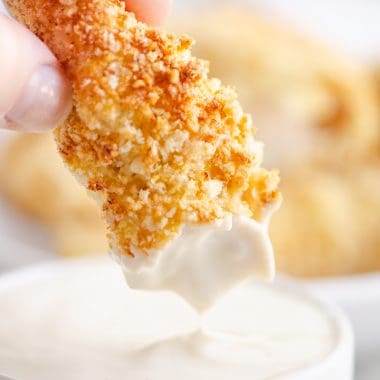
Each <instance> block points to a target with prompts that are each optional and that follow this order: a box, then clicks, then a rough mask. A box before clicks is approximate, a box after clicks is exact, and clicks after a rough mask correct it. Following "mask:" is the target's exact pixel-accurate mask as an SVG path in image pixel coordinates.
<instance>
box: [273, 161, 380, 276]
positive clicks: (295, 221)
mask: <svg viewBox="0 0 380 380" xmlns="http://www.w3.org/2000/svg"><path fill="white" fill-rule="evenodd" d="M379 190H380V159H379V160H378V161H377V162H376V161H373V162H368V163H367V164H365V165H362V164H357V165H353V166H351V167H341V166H340V167H339V166H338V167H332V166H330V167H324V166H319V165H315V164H312V163H310V164H309V165H304V166H303V168H300V170H298V171H294V172H293V174H291V175H288V176H286V178H285V179H284V181H283V184H282V192H283V194H284V198H285V201H284V202H283V205H282V207H281V210H280V212H279V213H278V215H275V217H274V218H273V221H272V225H271V238H272V241H273V244H274V246H275V250H276V260H277V265H278V267H279V269H280V270H282V271H284V272H286V273H289V274H292V275H297V276H329V275H343V274H350V273H358V272H366V271H371V270H380V234H379V231H380V217H379V214H380V191H379Z"/></svg>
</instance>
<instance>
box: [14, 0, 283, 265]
mask: <svg viewBox="0 0 380 380" xmlns="http://www.w3.org/2000/svg"><path fill="white" fill-rule="evenodd" d="M7 4H8V6H9V8H10V10H11V12H12V13H13V15H15V16H16V17H17V18H18V20H20V21H21V22H23V23H24V24H25V25H26V26H28V27H29V28H30V29H31V30H32V31H33V32H35V33H36V34H37V35H38V36H39V37H40V38H41V39H42V40H43V41H44V42H45V43H47V45H48V46H49V47H50V48H51V49H52V51H53V52H54V53H55V54H56V56H57V57H58V60H59V61H60V62H61V63H62V65H63V67H64V70H65V72H66V73H67V75H68V77H69V79H70V80H71V81H72V84H73V98H74V108H73V111H72V112H71V114H70V116H69V118H68V119H67V121H66V122H65V123H63V124H62V125H61V126H59V128H57V130H56V140H57V143H58V146H59V150H60V152H61V154H62V156H63V158H64V161H65V162H66V163H67V165H68V166H69V167H70V168H71V170H72V171H73V172H74V174H75V175H76V176H77V178H78V179H79V180H80V181H81V182H82V183H83V184H84V185H85V186H86V187H87V188H88V189H89V190H91V191H92V192H93V193H94V194H95V195H96V198H97V199H98V200H99V201H100V203H101V204H102V208H103V211H104V215H105V217H106V221H107V224H108V229H109V238H110V242H111V247H112V250H113V251H114V252H116V253H119V254H123V255H127V256H129V257H131V258H132V257H137V256H139V257H145V256H149V252H150V251H151V250H158V249H161V248H163V247H164V246H165V245H166V244H167V243H169V242H170V241H171V240H173V239H174V238H175V237H176V236H178V234H179V233H180V231H181V228H182V227H183V226H184V225H186V224H191V225H197V224H200V225H205V224H211V223H214V222H216V221H218V220H222V219H224V218H225V217H226V216H228V215H241V214H244V215H247V216H249V217H250V218H252V219H255V220H257V221H260V220H262V219H263V218H264V216H265V214H266V210H267V209H268V208H271V206H272V205H274V204H275V203H277V201H278V199H279V192H278V175H277V172H275V171H266V170H264V169H262V168H261V166H260V164H261V160H262V147H261V144H260V143H258V142H256V141H255V140H254V137H253V136H254V128H253V126H252V123H251V119H250V117H249V116H248V115H247V114H245V113H244V112H243V111H242V109H241V107H240V105H239V103H238V102H237V100H236V94H235V92H234V90H233V89H232V88H230V87H225V86H222V85H221V83H220V81H219V80H217V79H210V78H209V77H208V64H207V62H205V61H203V60H200V59H197V58H194V57H193V56H192V55H191V51H190V48H191V45H192V40H191V39H190V38H189V37H187V36H181V37H176V36H175V35H173V34H170V33H166V32H163V31H159V30H157V29H154V28H151V27H148V26H146V25H144V24H142V23H140V22H138V21H136V19H135V17H134V15H133V14H131V13H128V12H126V10H125V7H124V4H123V2H122V1H120V0H14V1H11V0H9V1H7Z"/></svg>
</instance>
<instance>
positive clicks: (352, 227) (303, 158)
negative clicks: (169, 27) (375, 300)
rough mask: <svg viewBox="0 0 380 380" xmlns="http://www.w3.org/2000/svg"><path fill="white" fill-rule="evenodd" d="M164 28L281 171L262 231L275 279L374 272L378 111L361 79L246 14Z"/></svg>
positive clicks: (355, 70)
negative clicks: (278, 193)
mask: <svg viewBox="0 0 380 380" xmlns="http://www.w3.org/2000/svg"><path fill="white" fill-rule="evenodd" d="M174 28H175V29H177V30H181V31H183V32H186V33H191V34H192V35H194V36H195V38H196V40H197V45H196V47H195V51H196V53H197V54H198V55H199V56H201V57H204V58H206V59H209V60H210V62H211V67H210V69H211V73H212V74H213V75H216V76H218V77H220V78H222V80H225V81H228V82H229V83H232V84H234V85H235V86H236V87H237V91H238V93H239V95H240V100H241V102H242V104H243V105H244V106H245V108H246V109H248V110H250V111H251V113H252V115H253V120H254V123H255V124H256V125H257V127H258V137H259V138H261V139H262V140H263V141H264V142H265V143H266V145H267V148H266V160H267V159H268V158H269V160H268V161H267V162H268V163H269V164H271V165H275V166H277V167H280V169H281V172H282V178H283V185H282V193H283V197H284V201H283V205H282V207H281V208H280V210H279V212H277V213H276V214H275V215H274V217H273V222H272V226H271V237H272V240H273V243H274V247H275V251H276V254H277V263H278V268H279V270H281V271H284V272H287V273H290V274H293V275H297V276H324V275H339V274H350V273H356V272H361V271H370V270H376V269H380V238H379V236H378V235H379V233H378V231H379V227H380V216H379V215H380V151H379V150H378V149H379V148H378V147H379V141H380V139H379V135H380V116H379V109H380V107H379V106H378V101H379V98H378V97H377V94H376V86H374V80H373V77H372V75H371V73H370V72H369V70H368V69H367V68H366V67H362V66H361V65H360V64H358V63H356V62H352V61H351V60H350V59H348V58H346V57H344V56H340V55H339V54H338V53H336V52H335V51H332V50H331V49H329V48H328V47H325V46H323V45H321V44H319V43H317V42H315V41H313V40H311V39H308V38H307V37H305V36H304V35H302V34H300V33H298V32H296V31H294V30H292V29H291V28H289V27H288V26H286V25H281V24H280V23H276V22H273V21H268V20H266V19H265V18H263V17H262V16H260V15H257V14H255V13H253V12H252V11H250V10H247V9H245V10H238V9H222V10H220V11H215V10H213V11H212V12H206V13H205V14H203V15H201V16H199V15H198V16H197V17H191V15H189V14H187V15H186V16H185V17H184V18H180V19H177V20H176V22H175V25H174ZM379 88H380V87H379Z"/></svg>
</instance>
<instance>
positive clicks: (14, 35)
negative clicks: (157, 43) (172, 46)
mask: <svg viewBox="0 0 380 380" xmlns="http://www.w3.org/2000/svg"><path fill="white" fill-rule="evenodd" d="M170 5H171V0H127V2H126V8H127V9H128V10H129V11H131V12H134V13H135V14H136V17H137V18H138V19H139V20H141V21H144V22H147V23H149V24H152V25H159V24H160V23H162V22H163V21H164V19H165V18H166V17H167V15H168V13H169V10H170ZM0 58H1V59H0V128H5V129H13V130H18V131H28V132H39V131H47V130H49V129H52V128H54V127H55V126H56V125H57V124H58V123H59V122H60V121H61V120H63V119H64V118H65V116H66V115H67V114H68V113H69V111H70V109H71V87H70V84H69V82H68V81H67V80H66V78H65V77H64V75H63V73H62V71H61V69H60V67H59V64H58V62H57V60H56V59H55V57H54V55H53V54H52V53H51V52H50V51H49V49H48V48H47V47H46V46H45V45H44V44H43V43H42V42H41V41H40V40H39V39H38V38H37V37H36V36H34V35H33V34H32V33H31V32H29V31H28V30H27V29H26V28H24V27H23V26H21V25H20V24H18V23H17V22H15V21H13V20H11V19H10V18H8V17H6V16H3V15H1V14H0Z"/></svg>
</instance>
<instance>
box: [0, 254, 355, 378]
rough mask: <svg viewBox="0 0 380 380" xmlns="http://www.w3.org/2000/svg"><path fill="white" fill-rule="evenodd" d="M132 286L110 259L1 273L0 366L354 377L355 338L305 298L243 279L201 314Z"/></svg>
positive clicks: (119, 374)
mask: <svg viewBox="0 0 380 380" xmlns="http://www.w3.org/2000/svg"><path fill="white" fill-rule="evenodd" d="M200 326H201V320H200V318H199V316H198V314H197V313H196V312H195V311H194V310H193V309H192V308H190V307H189V306H188V305H187V304H186V303H185V302H184V301H183V300H182V299H181V298H179V297H178V296H176V295H174V294H173V293H166V292H143V291H134V290H130V289H128V288H127V286H126V284H125V281H124V279H123V277H122V274H121V271H120V269H119V268H118V267H117V265H115V264H114V263H112V262H111V261H110V260H109V261H107V260H105V259H101V260H79V261H72V262H65V263H63V262H58V263H56V264H50V265H45V266H42V267H38V268H37V269H31V270H26V271H24V272H20V273H16V274H13V275H10V276H8V277H4V278H3V279H2V280H0V373H4V374H6V375H8V376H11V377H14V378H16V379H20V380H34V379H35V380H45V379H46V380H51V379H55V380H60V379H70V380H76V379H78V380H86V379H89V380H97V379H99V380H114V379H117V380H119V379H131V380H169V379H170V380H172V379H173V380H174V379H181V380H198V379H200V380H229V379H233V380H248V379H249V380H264V379H272V380H280V379H281V380H285V379H287V380H289V379H292V380H293V379H294V380H295V379H302V380H309V379H313V380H317V379H318V380H319V379H321V380H322V379H323V380H337V379H339V380H348V379H351V366H352V336H351V332H350V329H349V326H348V325H347V322H346V321H345V319H344V318H343V317H342V316H341V315H340V313H339V312H335V311H334V310H332V309H330V308H328V307H326V306H324V305H323V304H322V303H320V302H319V301H315V300H313V299H312V298H309V297H308V296H305V295H303V294H299V293H297V292H294V291H293V290H291V289H290V288H286V287H285V288H283V287H278V286H274V285H265V284H256V285H251V284H246V285H243V286H241V287H238V288H236V289H234V290H233V291H232V292H231V293H229V294H227V295H226V297H224V298H223V299H222V301H221V302H220V303H218V304H217V305H216V306H215V307H214V308H213V309H211V310H210V311H209V312H208V313H206V314H205V315H204V316H203V320H202V327H200Z"/></svg>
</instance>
